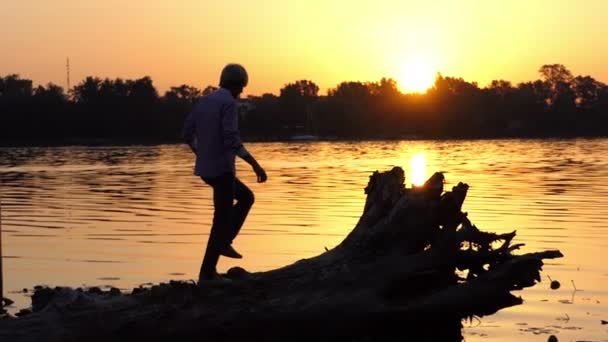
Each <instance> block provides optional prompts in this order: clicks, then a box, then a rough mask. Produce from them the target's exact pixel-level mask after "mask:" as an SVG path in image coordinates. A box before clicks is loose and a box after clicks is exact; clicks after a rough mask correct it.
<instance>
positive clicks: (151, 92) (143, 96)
mask: <svg viewBox="0 0 608 342" xmlns="http://www.w3.org/2000/svg"><path fill="white" fill-rule="evenodd" d="M127 88H128V89H129V97H130V98H132V99H135V100H136V101H138V102H141V103H154V102H156V100H158V92H157V91H156V88H155V87H154V84H153V82H152V79H151V78H150V77H149V76H145V77H142V78H139V79H136V80H133V81H131V80H129V81H127Z"/></svg>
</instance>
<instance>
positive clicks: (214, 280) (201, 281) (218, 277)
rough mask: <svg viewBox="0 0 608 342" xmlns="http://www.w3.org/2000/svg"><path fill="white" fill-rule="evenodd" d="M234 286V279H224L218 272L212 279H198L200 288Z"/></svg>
mask: <svg viewBox="0 0 608 342" xmlns="http://www.w3.org/2000/svg"><path fill="white" fill-rule="evenodd" d="M227 284H232V279H229V278H226V277H222V276H221V275H219V274H218V273H217V272H216V273H214V274H213V276H211V277H201V278H199V279H198V286H206V285H227Z"/></svg>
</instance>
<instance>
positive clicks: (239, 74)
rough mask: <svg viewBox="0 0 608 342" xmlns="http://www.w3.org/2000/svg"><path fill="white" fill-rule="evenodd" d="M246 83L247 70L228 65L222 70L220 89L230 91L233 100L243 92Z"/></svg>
mask: <svg viewBox="0 0 608 342" xmlns="http://www.w3.org/2000/svg"><path fill="white" fill-rule="evenodd" d="M248 82H249V76H248V75H247V70H245V68H243V66H242V65H240V64H228V65H226V66H225V67H224V69H223V70H222V74H221V76H220V87H222V88H225V89H228V90H230V92H231V93H232V96H234V97H235V98H237V97H238V96H239V94H240V93H242V92H243V88H245V87H246V86H247V83H248Z"/></svg>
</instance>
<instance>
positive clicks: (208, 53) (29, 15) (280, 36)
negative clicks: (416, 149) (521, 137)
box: [0, 0, 608, 94]
mask: <svg viewBox="0 0 608 342" xmlns="http://www.w3.org/2000/svg"><path fill="white" fill-rule="evenodd" d="M581 4H584V6H581ZM606 22H608V1H605V0H584V1H578V2H575V1H562V0H526V1H520V0H510V1H500V2H499V1H487V0H485V1H473V0H471V1H464V0H459V1H432V0H427V1H419V0H412V1H408V0H400V1H385V0H375V1H338V0H334V1H317V0H307V1H292V0H265V1H244V0H241V1H239V0H233V1H201V0H182V1H173V2H169V1H160V0H145V1H144V0H131V1H118V0H87V1H81V0H78V1H77V0H53V1H48V0H37V1H33V0H20V1H4V2H3V3H2V5H0V23H2V25H1V27H2V28H1V34H0V46H1V47H2V53H0V75H6V74H9V73H19V74H21V76H22V77H26V78H31V79H33V80H34V82H35V83H36V84H38V83H47V82H49V81H52V82H55V83H58V84H60V85H62V86H65V83H66V80H65V79H66V77H65V60H66V57H67V56H69V57H70V61H71V71H72V84H74V83H76V82H78V81H80V80H82V79H83V78H84V77H85V76H88V75H95V76H100V77H111V78H115V77H123V78H136V77H142V76H144V75H149V76H151V77H152V79H153V80H154V82H155V85H156V86H157V88H158V89H159V90H160V91H161V92H163V91H164V90H166V89H167V88H168V87H169V86H172V85H179V84H182V83H187V84H191V85H195V86H197V87H204V86H206V85H208V84H216V83H217V78H218V74H219V71H220V69H221V67H222V66H223V65H224V64H225V63H227V62H233V61H236V62H240V63H242V64H243V65H245V66H246V67H247V68H248V70H249V72H250V79H251V82H250V86H249V87H248V88H247V89H246V91H245V94H261V93H263V92H274V93H278V91H279V89H280V87H281V86H282V85H284V84H285V83H287V82H291V81H294V80H297V79H311V80H313V81H315V82H316V83H317V84H318V85H319V86H320V88H321V90H322V92H324V91H325V90H326V89H327V88H330V87H333V86H335V85H336V84H337V83H339V82H340V81H345V80H359V81H375V80H378V79H380V78H381V77H394V78H396V79H397V80H398V81H399V82H400V85H401V86H402V88H403V89H404V90H405V91H408V90H415V89H414V88H416V86H417V85H418V87H419V85H420V84H422V83H425V81H423V80H424V79H428V78H429V74H431V75H433V74H434V73H435V71H440V72H442V73H443V74H444V75H450V76H459V77H463V78H464V79H466V80H468V81H477V82H479V84H480V85H482V86H483V85H486V84H487V83H489V82H490V81H491V80H492V79H497V78H503V79H508V80H511V81H514V82H519V81H525V80H532V79H536V78H538V77H537V75H538V74H537V70H538V68H539V67H540V65H542V64H545V63H562V64H565V65H566V66H567V67H568V68H570V70H571V71H572V72H573V73H574V74H585V75H587V74H589V75H591V76H593V77H595V78H596V79H599V80H601V81H603V82H608V67H607V65H606V64H607V63H606V61H608V38H606V37H608V25H606ZM408 84H409V89H408Z"/></svg>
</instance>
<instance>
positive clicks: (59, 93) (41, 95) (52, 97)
mask: <svg viewBox="0 0 608 342" xmlns="http://www.w3.org/2000/svg"><path fill="white" fill-rule="evenodd" d="M34 97H36V98H38V99H41V100H43V101H47V102H63V101H66V100H67V99H66V97H65V94H64V92H63V88H62V87H60V86H58V85H56V84H54V83H48V84H47V86H46V88H45V87H43V86H38V87H37V88H36V89H35V90H34Z"/></svg>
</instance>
